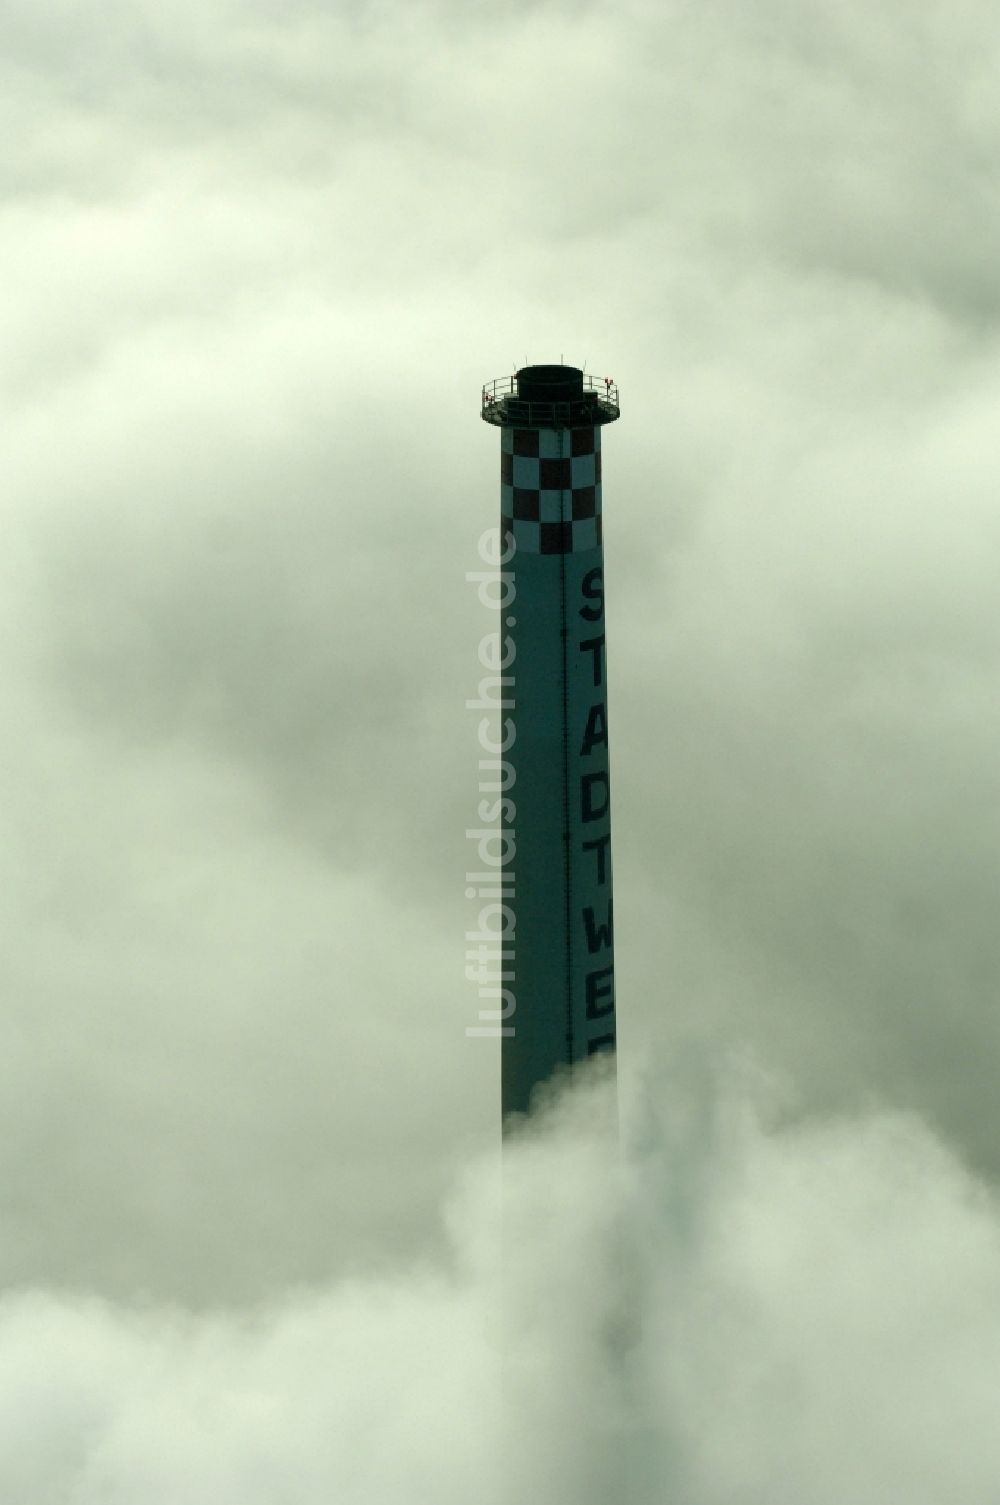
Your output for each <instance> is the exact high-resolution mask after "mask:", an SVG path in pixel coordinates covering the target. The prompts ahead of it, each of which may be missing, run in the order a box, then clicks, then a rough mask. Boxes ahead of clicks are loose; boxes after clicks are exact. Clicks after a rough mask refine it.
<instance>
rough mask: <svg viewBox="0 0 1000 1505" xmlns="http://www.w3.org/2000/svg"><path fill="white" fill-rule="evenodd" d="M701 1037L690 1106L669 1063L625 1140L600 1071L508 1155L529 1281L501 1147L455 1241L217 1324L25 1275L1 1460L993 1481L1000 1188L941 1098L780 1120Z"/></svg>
mask: <svg viewBox="0 0 1000 1505" xmlns="http://www.w3.org/2000/svg"><path fill="white" fill-rule="evenodd" d="M682 1065H683V1068H684V1069H683V1071H680V1072H677V1073H676V1074H675V1075H674V1076H673V1078H672V1079H671V1081H670V1086H671V1089H672V1090H671V1094H670V1109H669V1111H665V1109H664V1106H663V1102H664V1099H663V1085H664V1083H663V1076H662V1074H661V1075H660V1076H659V1079H658V1080H657V1083H656V1088H655V1096H653V1097H649V1096H647V1095H646V1094H644V1093H639V1094H638V1096H635V1095H633V1096H632V1101H633V1103H634V1104H635V1105H636V1108H637V1111H638V1120H639V1121H638V1122H637V1123H636V1124H635V1125H634V1126H633V1131H632V1133H631V1134H630V1136H629V1138H630V1142H631V1147H630V1149H629V1151H628V1152H627V1153H626V1155H625V1156H624V1158H623V1159H621V1160H619V1159H618V1157H617V1155H616V1154H615V1153H614V1151H613V1149H612V1140H611V1139H610V1137H609V1136H608V1135H607V1133H606V1132H603V1130H602V1125H603V1126H604V1127H606V1123H605V1121H606V1119H607V1117H608V1114H607V1103H606V1101H605V1100H604V1094H603V1091H602V1090H601V1089H600V1088H599V1087H598V1088H595V1087H590V1088H589V1089H588V1090H586V1091H580V1092H579V1093H577V1094H575V1095H574V1098H573V1099H572V1100H570V1101H568V1102H567V1101H564V1102H563V1103H562V1104H561V1106H560V1108H559V1111H558V1113H556V1115H555V1117H554V1119H553V1121H552V1122H551V1123H550V1124H549V1125H548V1127H547V1129H546V1131H545V1132H544V1133H543V1134H536V1135H534V1136H533V1137H532V1139H531V1140H530V1141H528V1142H525V1143H522V1144H520V1145H519V1146H518V1147H517V1148H516V1150H515V1151H513V1152H512V1153H511V1154H510V1155H509V1156H508V1158H507V1160H506V1163H505V1170H504V1190H503V1216H504V1234H505V1248H504V1272H503V1281H502V1284H501V1281H500V1278H499V1265H498V1259H499V1247H500V1227H499V1215H500V1199H499V1196H498V1192H499V1188H498V1187H497V1185H496V1166H495V1162H493V1160H492V1157H491V1159H490V1162H488V1163H476V1164H470V1165H469V1166H468V1167H466V1171H465V1175H464V1177H463V1182H462V1185H461V1188H460V1189H459V1190H457V1191H456V1192H455V1193H454V1194H453V1196H452V1199H451V1206H450V1213H449V1227H450V1251H449V1253H448V1255H447V1257H446V1258H445V1259H444V1260H443V1261H442V1262H441V1264H440V1265H437V1266H435V1267H424V1268H422V1269H418V1270H411V1271H409V1272H407V1273H405V1274H399V1275H397V1276H396V1277H395V1278H393V1279H383V1280H374V1279H370V1278H369V1279H364V1280H357V1281H354V1282H350V1283H344V1284H339V1285H337V1286H334V1287H330V1288H327V1289H321V1290H317V1291H312V1292H308V1293H290V1294H288V1295H286V1296H285V1297H283V1298H282V1299H281V1300H279V1301H275V1302H272V1303H269V1304H268V1305H267V1306H266V1307H264V1308H261V1309H258V1310H257V1311H255V1312H254V1313H253V1314H250V1315H243V1316H237V1315H230V1316H220V1317H206V1316H203V1317H201V1318H199V1319H198V1320H196V1321H195V1320H192V1318H191V1317H190V1316H186V1315H184V1314H182V1313H178V1312H174V1311H170V1310H164V1309H159V1310H157V1309H152V1310H150V1309H147V1310H145V1311H143V1312H131V1313H126V1312H124V1311H122V1310H116V1309H115V1308H113V1307H110V1306H108V1305H106V1304H103V1303H101V1302H99V1301H97V1300H94V1299H91V1300H88V1301H76V1302H71V1301H69V1300H67V1299H66V1298H64V1297H59V1296H55V1295H46V1294H44V1293H37V1292H22V1293H18V1294H11V1295H9V1296H8V1297H7V1298H6V1299H5V1301H4V1302H3V1304H2V1305H0V1334H2V1337H3V1342H2V1344H0V1353H2V1359H0V1398H2V1399H3V1402H4V1404H3V1406H2V1407H0V1415H2V1416H3V1418H4V1420H3V1423H2V1424H0V1482H2V1483H3V1485H4V1487H5V1489H6V1491H7V1492H8V1493H10V1494H11V1495H12V1496H17V1497H28V1498H31V1499H33V1500H38V1501H44V1502H48V1501H62V1500H72V1501H73V1502H74V1505H91V1502H95V1505H96V1502H98V1501H100V1502H102V1505H116V1502H118V1501H122V1502H125V1501H129V1500H135V1499H142V1500H143V1501H148V1502H150V1505H156V1502H158V1501H161V1500H162V1501H167V1500H171V1501H174V1500H178V1499H180V1500H184V1501H185V1502H192V1505H197V1502H201V1501H205V1502H208V1501H209V1500H212V1501H218V1502H220V1505H228V1502H229V1501H233V1502H235V1501H240V1502H242V1505H257V1502H258V1501H260V1502H264V1501H270V1500H274V1499H279V1498H280V1499H287V1500H294V1501H302V1502H304V1505H305V1502H312V1501H317V1502H318V1501H320V1500H328V1499H330V1498H331V1497H334V1498H336V1499H338V1500H344V1501H346V1502H353V1501H359V1502H360V1501H364V1500H370V1499H371V1498H372V1497H373V1496H377V1497H378V1498H379V1499H383V1500H386V1501H387V1502H393V1501H395V1500H400V1501H402V1500H407V1501H410V1500H414V1499H416V1500H428V1501H430V1500H438V1501H446V1502H447V1501H450V1500H452V1499H454V1500H458V1499H463V1498H468V1495H469V1493H470V1492H474V1493H475V1495H476V1497H477V1498H479V1499H482V1500H484V1501H486V1502H492V1501H494V1500H498V1501H499V1500H500V1499H507V1498H509V1497H510V1493H511V1492H512V1491H513V1492H518V1493H524V1492H530V1493H534V1494H535V1495H536V1496H537V1497H540V1498H544V1499H546V1500H551V1501H553V1502H554V1505H561V1502H563V1501H565V1502H567V1505H568V1502H570V1501H575V1502H580V1501H582V1502H584V1505H587V1502H590V1501H594V1502H597V1501H600V1500H604V1499H607V1498H608V1491H609V1489H613V1490H614V1497H615V1498H616V1499H620V1500H622V1501H625V1502H632V1501H635V1502H646V1501H652V1500H658V1499H662V1498H663V1497H664V1491H666V1492H667V1494H668V1496H670V1495H672V1496H676V1497H677V1498H680V1499H683V1500H685V1501H688V1502H690V1505H710V1502H712V1505H714V1502H717V1501H723V1500H733V1499H737V1498H739V1499H741V1500H746V1501H749V1502H751V1505H757V1502H759V1505H765V1502H768V1505H785V1502H788V1505H792V1502H793V1501H794V1502H804V1505H827V1502H829V1505H833V1502H839V1501H842V1500H844V1499H850V1500H852V1501H857V1502H858V1505H868V1502H871V1505H875V1502H882V1501H890V1502H892V1501H897V1500H899V1501H902V1500H907V1501H912V1502H916V1505H924V1502H926V1505H936V1502H937V1501H939V1500H940V1499H942V1498H944V1497H947V1498H948V1499H951V1500H955V1501H956V1502H958V1505H964V1502H966V1501H968V1502H969V1505H972V1502H975V1501H979V1500H982V1499H983V1498H986V1497H988V1494H989V1491H990V1489H991V1488H992V1487H993V1481H994V1480H995V1477H996V1469H997V1465H998V1458H997V1443H996V1434H995V1426H994V1424H993V1423H994V1405H993V1395H994V1383H995V1365H996V1353H997V1345H998V1341H1000V1332H998V1328H997V1310H998V1307H997V1295H998V1287H1000V1219H998V1211H997V1206H996V1202H995V1199H994V1198H993V1197H992V1195H991V1194H989V1193H987V1192H986V1191H985V1189H984V1188H983V1187H982V1186H981V1185H978V1184H977V1183H976V1182H975V1181H974V1180H972V1178H970V1177H969V1175H968V1173H967V1172H966V1171H965V1170H964V1169H963V1168H962V1167H961V1165H960V1164H959V1163H958V1162H957V1161H956V1160H955V1158H954V1157H953V1156H952V1155H951V1154H950V1153H949V1152H948V1151H946V1150H945V1149H944V1148H943V1147H942V1146H941V1145H940V1144H939V1143H937V1142H936V1141H935V1140H934V1139H933V1137H932V1136H931V1135H929V1134H928V1132H927V1130H926V1129H925V1128H924V1127H922V1126H921V1125H920V1124H919V1122H917V1121H915V1120H912V1119H907V1118H905V1117H902V1116H898V1115H891V1114H880V1115H873V1116H870V1117H867V1118H863V1119H860V1120H859V1119H854V1120H845V1119H830V1120H827V1121H825V1122H823V1123H817V1124H813V1125H811V1126H810V1127H808V1128H802V1127H800V1128H798V1129H794V1128H789V1127H786V1128H784V1129H779V1128H776V1127H775V1126H774V1124H773V1123H772V1124H771V1125H770V1126H768V1117H769V1110H768V1109H767V1107H766V1100H765V1102H764V1103H762V1102H761V1101H759V1100H756V1098H755V1093H754V1092H753V1091H751V1090H748V1088H747V1084H746V1082H745V1081H742V1080H741V1074H739V1073H738V1074H736V1075H735V1076H731V1075H730V1074H729V1073H727V1072H721V1073H720V1072H718V1071H717V1070H716V1069H715V1068H713V1067H712V1066H711V1064H710V1063H709V1062H707V1061H705V1060H704V1059H695V1060H691V1059H688V1060H687V1061H685V1062H684V1063H682ZM667 1075H668V1076H669V1075H670V1074H669V1073H667ZM501 1312H504V1313H505V1316H504V1319H503V1320H502V1321H501ZM501 1335H502V1336H501ZM501 1372H502V1374H503V1388H502V1398H501V1389H500V1379H501Z"/></svg>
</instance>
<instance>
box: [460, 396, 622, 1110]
mask: <svg viewBox="0 0 1000 1505" xmlns="http://www.w3.org/2000/svg"><path fill="white" fill-rule="evenodd" d="M618 415H619V407H618V390H617V388H616V387H615V385H614V383H613V382H611V381H610V380H599V381H598V380H595V379H594V378H593V377H588V376H584V374H583V372H582V371H579V370H577V368H576V367H575V366H525V367H523V368H522V369H521V370H520V371H518V372H517V374H516V376H514V377H508V378H505V379H503V380H500V381H496V382H491V383H489V384H487V386H485V387H484V388H483V394H482V416H483V418H484V419H485V420H486V422H487V423H492V424H494V425H496V426H497V427H498V428H499V429H500V494H501V506H500V514H501V517H500V528H501V537H502V543H503V550H502V563H501V568H502V570H503V572H504V577H505V581H506V583H507V586H508V589H507V590H506V591H505V592H504V594H503V599H504V601H505V604H504V605H503V606H502V607H501V641H502V642H503V644H504V654H503V659H504V660H505V662H503V664H502V670H503V673H504V675H505V676H509V677H510V681H512V682H509V683H508V685H507V686H506V687H505V704H504V706H503V709H502V710H501V712H500V730H499V733H498V741H497V747H498V755H499V756H500V757H501V758H502V759H503V760H504V761H505V762H506V764H507V765H508V768H509V770H510V774H509V776H510V777H511V778H512V783H511V785H510V789H509V793H510V796H511V799H510V802H509V803H507V804H505V805H504V808H503V810H502V813H501V818H502V825H503V833H504V836H505V838H506V840H505V841H504V842H503V843H502V845H503V848H504V854H505V855H504V874H503V877H504V891H505V903H506V905H507V906H508V910H509V911H510V912H511V917H512V920H513V923H512V924H511V925H510V934H509V935H508V937H507V939H506V945H507V947H508V950H509V952H512V953H513V955H512V957H511V958H510V960H509V961H508V962H507V968H508V977H509V993H508V999H507V1009H506V1017H505V1020H504V1023H505V1026H506V1028H505V1030H504V1034H503V1043H502V1073H501V1074H502V1093H501V1096H502V1111H503V1119H504V1123H505V1125H506V1124H508V1123H509V1117H510V1115H511V1114H512V1113H524V1112H527V1111H528V1109H529V1107H530V1105H531V1100H532V1094H533V1092H534V1090H535V1088H536V1087H537V1086H539V1084H540V1083H542V1082H545V1081H547V1080H548V1079H549V1078H551V1077H552V1076H553V1075H555V1074H556V1073H557V1072H558V1071H559V1070H560V1068H563V1067H572V1066H573V1065H574V1063H576V1062H579V1061H583V1060H586V1059H587V1058H588V1057H590V1056H592V1055H594V1054H595V1053H596V1052H598V1051H606V1050H611V1051H613V1050H614V1047H615V973H614V939H613V915H612V896H611V822H610V805H611V800H610V782H609V769H608V709H607V704H608V703H607V660H606V655H605V632H604V549H603V540H602V532H601V518H602V514H601V430H602V428H603V427H604V425H605V424H607V423H613V422H614V420H615V419H616V418H617V417H618ZM511 974H512V975H511Z"/></svg>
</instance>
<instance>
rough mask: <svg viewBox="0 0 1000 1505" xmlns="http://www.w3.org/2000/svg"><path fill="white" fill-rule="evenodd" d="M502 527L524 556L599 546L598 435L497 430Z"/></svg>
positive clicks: (590, 431) (593, 430)
mask: <svg viewBox="0 0 1000 1505" xmlns="http://www.w3.org/2000/svg"><path fill="white" fill-rule="evenodd" d="M500 527H501V530H502V531H503V532H504V533H505V534H506V533H508V532H510V533H513V535H514V543H515V545H516V546H517V548H518V549H520V550H522V551H523V552H524V553H526V554H578V553H582V551H583V550H584V549H596V548H597V547H598V546H599V545H600V543H601V430H600V428H599V427H596V428H582V429H516V428H502V429H501V430H500Z"/></svg>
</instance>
